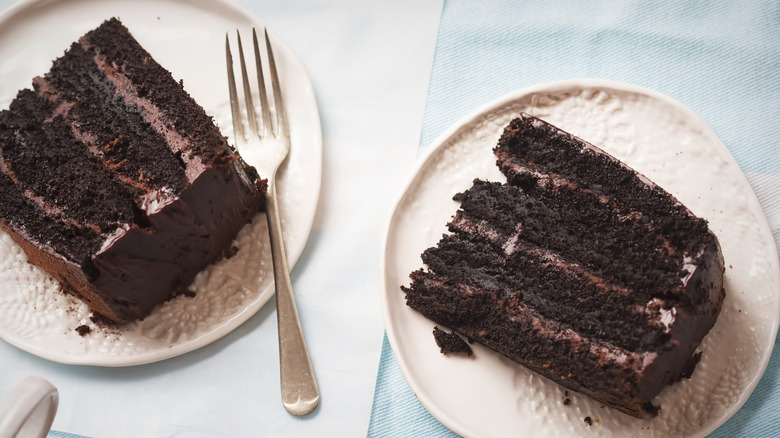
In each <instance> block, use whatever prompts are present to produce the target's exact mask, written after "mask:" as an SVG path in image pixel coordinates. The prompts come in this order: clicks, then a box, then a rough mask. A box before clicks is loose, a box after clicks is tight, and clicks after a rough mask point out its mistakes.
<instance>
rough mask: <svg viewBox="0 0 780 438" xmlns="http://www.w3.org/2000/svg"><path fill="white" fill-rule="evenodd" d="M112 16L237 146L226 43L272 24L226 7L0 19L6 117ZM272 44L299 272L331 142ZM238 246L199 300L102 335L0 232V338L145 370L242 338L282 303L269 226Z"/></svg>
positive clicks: (171, 2) (210, 273)
mask: <svg viewBox="0 0 780 438" xmlns="http://www.w3.org/2000/svg"><path fill="white" fill-rule="evenodd" d="M114 16H116V17H119V18H120V19H121V20H122V22H123V23H124V24H125V26H127V27H128V29H130V32H131V33H132V34H133V36H134V37H135V38H136V39H137V40H138V41H139V42H140V43H141V45H143V46H144V47H145V48H146V49H147V50H148V51H149V52H150V53H151V54H152V56H153V57H154V58H155V59H156V60H157V61H158V62H159V63H160V64H162V66H163V67H165V68H167V69H168V70H170V71H171V72H172V73H173V76H174V78H176V79H182V80H183V81H184V87H185V89H186V90H187V91H188V92H189V93H190V94H191V95H192V96H193V98H195V100H196V101H197V102H198V103H200V104H201V105H202V106H203V107H204V108H205V109H206V112H207V113H209V114H210V115H212V116H214V118H215V120H216V122H217V124H218V125H219V126H220V127H221V129H222V132H223V134H225V135H227V136H228V137H230V138H232V128H231V125H232V124H231V121H230V120H231V118H230V107H229V103H228V99H227V96H228V90H227V75H226V72H225V34H226V32H227V31H231V32H232V34H231V38H234V37H235V30H236V29H240V30H241V31H242V33H243V34H244V35H245V40H249V41H251V39H249V38H247V37H248V36H249V35H251V33H250V32H251V29H252V26H256V27H257V28H259V29H262V27H263V23H262V22H261V21H259V20H258V19H257V18H255V17H253V16H251V15H250V14H249V13H247V12H245V11H244V10H242V9H241V8H239V7H238V6H236V5H234V4H233V3H231V2H229V1H225V0H221V1H214V0H202V1H186V2H185V1H176V0H164V1H160V0H142V1H138V0H136V1H133V2H127V1H120V0H109V1H98V0H75V1H73V0H71V1H50V0H33V1H26V2H22V3H19V4H17V5H15V6H14V7H12V8H10V9H8V10H6V11H5V12H4V13H3V14H2V15H0V77H2V78H3V83H2V85H0V87H2V88H0V108H8V105H9V104H10V102H11V100H12V99H13V97H14V96H15V95H16V92H17V90H19V89H21V88H27V87H30V86H31V83H32V78H33V77H34V76H36V75H41V74H44V73H45V72H47V71H48V70H49V67H50V66H51V61H52V60H53V59H55V58H57V57H59V56H61V55H62V54H63V52H64V51H65V50H66V49H67V48H68V47H69V46H70V43H71V42H72V41H76V40H77V39H78V38H79V37H80V36H81V35H83V34H84V33H86V32H87V31H89V30H91V29H93V28H95V27H97V26H98V25H99V24H100V23H101V22H102V21H103V20H105V19H107V18H110V17H114ZM269 34H270V37H271V40H272V43H273V46H274V52H275V55H276V60H277V66H278V68H279V73H280V77H281V80H280V82H281V83H282V88H283V93H284V96H285V102H286V103H287V105H288V116H289V119H290V129H291V132H292V140H293V148H292V151H291V155H290V157H289V159H288V160H287V162H286V163H285V164H284V165H283V167H282V168H281V169H280V173H279V175H278V178H279V180H278V195H279V196H280V202H279V204H280V209H281V216H282V222H283V226H284V230H285V235H284V238H285V244H286V247H287V251H288V254H289V262H290V266H292V265H293V264H294V263H295V261H296V260H297V259H298V257H299V256H300V254H301V252H302V251H303V247H304V245H305V243H306V239H307V238H308V235H309V232H310V230H311V226H312V223H313V220H314V213H315V210H316V206H317V200H318V198H319V190H320V177H321V171H322V134H321V132H322V131H321V128H320V119H319V112H318V109H317V103H316V101H315V97H314V91H313V89H312V85H311V81H310V79H309V76H308V74H307V72H306V70H305V68H304V66H303V65H302V63H301V62H300V60H299V59H298V58H297V56H296V55H295V54H294V53H293V52H292V50H291V49H290V48H289V47H287V46H286V45H285V44H284V42H283V41H282V40H281V39H280V38H279V37H278V36H276V35H275V34H273V32H272V31H271V30H269ZM233 44H234V47H235V40H233ZM250 56H251V55H250ZM249 62H252V61H251V58H250V61H249ZM250 164H254V163H250ZM261 172H262V170H261ZM237 245H238V247H239V251H238V253H237V254H236V255H235V256H233V257H232V258H230V259H228V260H223V261H221V262H218V263H217V264H215V265H214V266H211V267H209V268H207V269H206V270H205V271H204V272H202V273H201V274H200V275H199V276H198V277H197V278H196V279H195V281H194V283H193V285H192V286H191V290H193V291H195V292H196V296H195V297H194V298H187V297H183V296H182V297H178V298H176V299H174V300H171V301H169V302H167V303H165V304H163V305H161V306H159V307H158V308H157V309H156V310H154V312H153V313H152V314H151V315H150V316H148V317H147V318H145V319H144V320H143V321H141V322H136V323H133V324H130V325H128V326H125V327H122V328H120V329H107V328H101V327H98V326H96V325H95V324H93V323H92V322H91V321H90V320H89V315H90V312H89V309H88V308H87V307H86V306H85V305H84V304H82V303H81V302H80V301H78V300H76V299H74V298H72V297H69V296H65V295H64V294H62V293H61V292H59V291H58V288H57V285H56V284H55V283H54V282H53V281H52V280H51V279H50V278H49V277H48V276H46V275H45V274H43V273H42V272H41V271H40V270H38V269H36V268H34V267H32V266H31V265H29V264H28V263H26V258H25V257H24V254H23V253H22V252H21V250H20V249H19V248H18V247H17V246H16V245H15V244H14V243H13V242H12V241H11V239H10V237H8V236H7V235H5V234H2V233H0V291H1V293H0V337H2V339H4V340H5V341H6V342H8V343H10V344H13V345H15V346H17V347H19V348H21V349H23V350H26V351H28V352H30V353H32V354H35V355H38V356H41V357H44V358H47V359H50V360H53V361H57V362H63V363H72V364H88V365H103V366H124V365H137V364H142V363H148V362H154V361H158V360H162V359H167V358H170V357H173V356H177V355H180V354H183V353H186V352H189V351H192V350H194V349H196V348H199V347H202V346H204V345H206V344H209V343H211V342H213V341H215V340H217V339H219V338H220V337H222V336H224V335H226V334H227V333H229V332H230V331H231V330H233V329H235V328H236V327H238V326H239V325H240V324H241V323H243V322H244V321H246V320H247V319H248V318H249V317H251V316H252V315H253V314H254V313H255V312H257V311H258V310H259V309H260V308H261V307H262V306H263V305H264V304H265V303H266V302H267V301H268V300H269V299H270V297H271V296H272V295H273V271H272V268H271V261H270V246H269V243H268V237H267V227H266V220H265V216H264V215H262V214H260V215H258V216H257V217H256V218H255V219H254V221H253V223H252V224H251V225H249V226H247V227H245V228H244V229H243V230H242V231H241V232H240V233H239V235H238V237H237ZM81 324H87V325H89V326H90V327H91V329H92V332H91V333H89V334H88V335H87V336H84V337H81V336H79V335H78V334H77V333H76V332H75V328H76V327H78V326H79V325H81Z"/></svg>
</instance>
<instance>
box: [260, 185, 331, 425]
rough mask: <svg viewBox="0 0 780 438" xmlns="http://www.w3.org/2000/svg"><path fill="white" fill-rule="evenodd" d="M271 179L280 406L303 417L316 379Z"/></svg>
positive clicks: (315, 396)
mask: <svg viewBox="0 0 780 438" xmlns="http://www.w3.org/2000/svg"><path fill="white" fill-rule="evenodd" d="M274 180H275V178H273V177H272V178H269V181H268V195H267V196H266V216H267V218H268V232H269V236H270V240H271V253H272V257H271V258H272V260H273V268H274V285H275V288H276V314H277V322H278V324H279V369H280V379H281V389H282V403H283V404H284V408H285V409H286V410H287V412H289V413H291V414H293V415H306V414H309V413H311V412H312V411H314V409H316V408H317V405H318V404H319V402H320V392H319V388H318V387H317V379H316V377H315V376H314V369H313V368H312V365H311V359H310V357H309V351H308V349H307V348H306V340H305V339H304V337H303V329H302V328H301V321H300V318H299V317H298V309H297V307H296V305H295V296H294V295H293V289H292V282H291V281H290V269H289V265H288V263H287V253H286V252H285V249H284V239H283V238H282V226H281V219H280V216H279V206H278V204H277V197H276V181H274Z"/></svg>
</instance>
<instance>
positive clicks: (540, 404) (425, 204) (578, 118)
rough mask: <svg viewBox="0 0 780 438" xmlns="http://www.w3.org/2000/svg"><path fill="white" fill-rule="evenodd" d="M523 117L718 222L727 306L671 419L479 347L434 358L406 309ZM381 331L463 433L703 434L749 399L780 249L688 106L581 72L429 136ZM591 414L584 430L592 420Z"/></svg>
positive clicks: (399, 209)
mask: <svg viewBox="0 0 780 438" xmlns="http://www.w3.org/2000/svg"><path fill="white" fill-rule="evenodd" d="M520 111H525V112H528V113H530V114H534V115H536V116H538V117H541V118H542V119H544V120H547V121H548V122H550V123H553V124H554V125H556V126H558V127H560V128H562V129H564V130H566V131H568V132H571V133H573V134H575V135H577V136H579V137H581V138H583V139H585V140H587V141H589V142H591V143H593V144H595V145H597V146H603V149H605V150H606V151H607V152H609V153H611V154H613V155H615V156H616V157H618V158H620V159H621V160H623V161H625V162H626V163H627V164H629V165H630V166H632V167H634V168H635V169H637V170H638V171H640V172H642V173H644V174H645V175H647V176H648V177H650V178H651V179H652V180H654V181H655V182H657V183H658V184H659V185H661V186H662V187H664V188H665V189H666V190H667V191H669V192H671V193H672V194H674V195H675V196H676V197H677V198H678V199H679V200H680V201H681V202H683V203H684V204H685V205H687V206H688V207H689V208H690V209H691V210H692V211H693V212H694V213H695V214H697V215H699V216H701V217H704V218H706V219H707V220H709V223H710V227H711V229H712V230H713V231H714V232H715V234H716V235H717V236H718V238H719V239H720V243H721V245H722V247H723V254H724V257H725V260H726V276H725V287H726V293H727V296H726V300H725V303H724V306H723V310H722V313H721V315H720V317H719V319H718V321H717V323H716V325H715V326H714V327H713V329H712V331H711V332H710V333H709V334H708V335H707V337H706V338H705V339H704V341H703V343H702V346H701V350H702V351H703V356H702V360H701V362H700V363H699V365H698V367H697V368H696V371H695V373H694V375H693V377H692V378H691V379H690V380H687V381H683V382H679V383H677V384H675V385H673V386H670V387H668V388H666V389H665V390H664V391H663V392H662V393H661V394H660V395H659V397H658V401H659V402H660V404H661V407H662V410H663V411H662V413H661V415H659V416H658V417H655V418H652V419H644V420H640V419H635V418H633V417H629V416H627V415H624V414H622V413H620V412H618V411H616V410H613V409H610V408H606V407H603V406H602V405H601V404H600V403H598V402H596V401H594V400H592V399H590V398H588V397H585V396H582V395H578V394H576V393H574V392H572V391H569V398H570V399H571V400H572V402H571V404H569V405H566V406H565V405H563V400H564V398H565V397H564V389H563V388H562V387H560V386H558V385H556V384H555V383H552V382H551V381H548V380H547V379H545V378H542V377H540V376H538V375H536V374H535V373H533V372H531V371H529V370H527V369H525V368H524V367H522V366H520V365H518V364H516V363H513V362H511V361H509V360H508V359H505V358H504V357H503V356H500V355H498V354H496V353H493V352H492V351H490V350H488V349H486V348H484V347H481V346H479V345H476V344H475V345H474V347H475V356H474V357H472V358H468V359H466V358H458V357H447V356H444V355H442V354H440V353H439V350H438V347H437V346H436V344H435V342H434V339H433V336H432V335H431V331H432V328H433V326H434V324H433V323H432V322H431V321H429V320H427V319H426V318H424V317H423V316H422V315H420V314H419V313H417V312H415V311H413V310H412V309H410V308H409V307H407V306H406V304H405V298H404V294H403V292H402V291H401V290H400V286H401V285H409V283H410V280H409V277H408V276H409V273H410V272H412V271H413V270H415V269H418V268H419V267H421V266H422V261H421V259H420V253H422V251H423V250H425V249H426V248H428V247H430V246H433V245H435V244H436V242H438V240H439V239H440V238H441V235H442V234H444V233H446V232H447V229H446V226H445V224H446V223H447V221H448V220H449V219H450V218H451V217H452V215H453V214H454V213H455V211H456V210H457V208H458V204H457V203H456V202H455V201H452V196H453V195H454V194H455V193H457V192H460V191H463V190H465V189H467V188H468V187H470V186H471V182H472V180H473V179H474V178H475V177H480V178H484V179H488V180H493V181H501V182H503V181H505V180H506V179H505V178H504V177H503V175H502V174H501V173H500V172H499V171H498V169H497V167H496V166H495V158H494V156H493V154H492V148H493V147H494V146H495V144H496V142H497V141H498V137H499V135H500V134H501V132H502V129H503V127H504V126H505V125H506V124H507V123H508V122H509V120H510V119H511V118H512V117H514V116H515V115H516V114H517V113H519V112H520ZM382 256H383V260H382V268H383V272H382V282H383V285H384V288H385V289H384V293H383V296H382V302H383V306H384V309H383V310H384V318H385V325H386V327H387V335H388V338H389V340H390V344H391V345H392V347H393V351H394V353H395V356H396V358H397V359H398V363H399V364H400V366H401V369H402V370H403V373H404V375H405V377H406V380H407V382H408V383H409V385H410V387H411V388H412V390H413V391H414V393H415V395H416V396H417V398H418V399H419V400H420V401H421V402H422V404H423V405H424V406H425V407H426V408H427V409H428V410H429V411H430V412H431V414H433V416H434V417H436V418H437V419H439V420H440V421H441V422H442V423H443V424H445V425H446V426H448V427H449V428H451V429H452V430H454V431H455V432H457V433H459V434H461V435H464V436H467V437H509V436H512V437H517V436H535V437H541V436H561V437H569V436H578V435H584V436H603V437H625V436H632V437H667V436H698V437H700V436H704V435H706V434H707V433H709V432H711V431H712V430H714V429H715V428H716V427H717V426H718V425H720V424H721V423H723V422H724V421H726V419H728V418H729V417H730V416H731V415H732V414H733V413H734V412H736V411H737V409H739V407H740V406H741V405H742V404H743V403H744V402H745V400H746V399H747V397H748V396H749V395H750V392H751V391H752V390H753V388H754V387H755V385H756V383H757V382H758V380H759V378H760V377H761V374H762V373H763V371H764V369H765V367H766V364H767V362H768V360H769V356H770V354H771V351H772V346H773V345H774V339H775V336H776V333H777V327H778V314H780V297H779V296H778V291H780V268H778V258H777V251H776V248H775V245H774V241H773V239H772V235H771V233H770V230H769V227H768V225H767V222H766V219H765V217H764V215H763V213H762V211H761V209H760V207H759V204H758V201H757V200H756V197H755V195H754V194H753V192H752V190H751V188H750V186H749V185H748V182H747V180H746V179H745V177H744V175H743V174H742V172H741V171H740V169H739V167H738V166H737V163H736V162H735V161H734V159H733V158H732V156H731V155H730V154H729V152H728V150H727V149H726V147H725V146H724V145H723V143H722V142H721V141H720V140H719V139H718V138H717V137H716V136H715V134H714V133H713V132H712V130H711V129H710V128H709V127H708V126H707V125H706V124H705V123H704V122H703V121H702V120H701V119H699V117H697V116H696V115H695V114H694V113H693V112H692V111H691V110H690V109H688V108H686V107H685V106H683V105H682V104H680V103H679V102H677V101H674V100H673V99H671V98H669V97H667V96H664V95H661V94H660V93H657V92H654V91H652V90H647V89H643V88H639V87H635V86H630V85H625V84H620V83H615V82H608V81H603V80H592V79H591V80H572V81H565V82H557V83H551V84H543V85H539V86H535V87H531V88H528V89H523V90H519V91H517V92H514V93H511V94H509V95H507V96H505V97H503V98H500V99H498V100H496V101H494V102H491V103H489V104H487V105H485V106H483V107H481V108H479V109H478V110H476V111H475V112H474V113H472V114H471V115H469V116H467V117H465V118H464V119H462V120H461V121H460V122H459V123H457V124H456V125H455V126H454V127H452V128H451V129H450V130H448V131H447V132H446V133H444V134H443V135H442V136H441V137H439V139H438V140H437V141H436V142H435V143H434V145H433V146H432V148H431V150H429V152H428V154H427V155H426V156H425V157H424V158H423V159H422V160H421V162H420V165H419V168H418V169H417V171H416V173H415V174H414V176H413V177H412V179H411V181H410V182H409V183H408V185H407V186H406V188H405V189H404V191H403V194H402V196H401V197H400V199H399V200H398V203H397V204H396V206H395V209H394V211H393V213H392V216H391V218H390V221H389V225H388V228H387V235H386V240H385V242H384V248H383V253H382ZM585 417H591V419H593V420H594V421H596V422H595V423H594V424H593V425H592V426H588V425H587V424H586V423H585V421H584V419H585Z"/></svg>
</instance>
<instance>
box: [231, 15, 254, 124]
mask: <svg viewBox="0 0 780 438" xmlns="http://www.w3.org/2000/svg"><path fill="white" fill-rule="evenodd" d="M236 35H237V36H238V57H239V59H240V60H241V81H242V83H243V85H244V102H245V103H246V115H247V119H249V135H250V136H252V137H256V136H258V135H259V134H258V131H257V115H255V105H254V103H253V102H252V89H251V88H250V87H249V77H248V75H247V72H246V62H245V61H244V48H243V47H242V46H241V34H240V33H239V32H238V30H236Z"/></svg>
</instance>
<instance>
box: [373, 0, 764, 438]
mask: <svg viewBox="0 0 780 438" xmlns="http://www.w3.org/2000/svg"><path fill="white" fill-rule="evenodd" d="M581 77H596V78H603V79H610V80H616V81H620V82H626V83H631V84H635V85H640V86H644V87H648V88H652V89H655V90H658V91H660V92H662V93H664V94H667V95H669V96H671V97H673V98H675V99H677V100H679V101H681V102H682V103H684V104H686V105H687V106H688V107H690V108H691V109H692V110H693V111H695V112H696V113H697V114H698V115H699V116H700V117H701V118H702V119H704V121H705V122H706V123H707V124H708V125H709V126H710V127H711V128H712V129H713V130H714V131H715V133H716V134H717V135H718V137H719V138H720V139H721V140H723V142H724V143H725V144H726V146H727V147H728V148H729V150H730V151H731V153H732V154H733V155H734V157H735V158H736V159H737V162H738V163H739V165H740V167H741V168H742V170H743V171H744V172H745V173H746V175H747V177H748V179H749V181H750V182H751V185H752V186H753V188H754V190H755V192H756V194H757V196H758V198H759V201H760V202H761V205H762V207H763V208H764V211H765V213H766V214H767V217H768V219H769V222H770V226H771V228H772V231H773V235H774V237H775V243H777V242H780V141H778V140H777V139H778V138H780V123H777V122H778V116H780V2H777V1H771V0H766V1H746V2H731V1H714V2H700V1H678V0H661V1H654V2H647V1H639V0H636V1H619V2H614V1H599V0H596V1H589V2H581V1H550V0H491V1H489V2H474V1H467V0H445V4H444V9H443V11H442V16H441V22H440V27H439V34H438V39H437V43H436V55H435V58H434V62H433V69H432V72H431V79H430V83H429V88H428V96H427V101H426V108H425V114H424V118H423V126H422V133H421V136H420V146H421V148H425V147H428V146H429V145H430V144H431V143H432V142H433V140H434V139H435V138H436V137H437V136H438V135H439V134H440V133H441V132H442V131H444V130H445V129H446V128H448V127H449V126H450V125H452V124H453V123H455V122H456V121H457V120H458V119H459V118H461V117H463V116H464V115H466V114H468V113H469V112H471V111H472V110H473V109H474V108H476V107H477V106H479V105H481V104H484V103H486V102H488V101H490V100H492V99H494V98H496V97H499V96H501V95H503V94H505V93H507V92H510V91H512V90H516V89H518V88H523V87H526V86H530V85H533V84H536V83H542V82H550V81H555V80H561V79H571V78H581ZM775 345H776V346H777V343H776V344H775ZM777 350H778V349H777V348H775V351H774V354H773V355H772V358H771V360H770V363H769V366H768V368H767V370H766V372H765V374H764V376H763V378H762V379H761V381H760V382H759V384H758V387H757V388H756V389H755V391H754V392H753V394H752V396H751V397H750V399H749V400H748V401H747V403H746V404H745V405H744V406H743V408H742V409H741V410H740V411H739V412H737V414H735V415H734V417H732V418H731V419H730V420H729V421H728V422H726V423H725V424H724V425H723V426H721V427H720V428H719V429H717V430H716V431H715V432H713V433H712V434H711V436H712V437H769V436H780V409H777V407H778V406H780V358H779V357H778V356H779V355H780V353H778V351H777ZM368 435H369V436H371V437H400V436H402V437H409V438H411V437H426V438H427V437H440V436H441V437H448V436H455V435H454V434H453V433H452V432H451V431H449V430H448V429H445V428H443V426H441V424H440V423H439V422H438V421H436V419H434V418H433V417H432V416H431V415H430V414H428V412H427V411H426V410H425V408H424V407H422V405H421V404H420V403H419V402H418V401H417V399H416V398H415V397H414V394H413V393H412V392H411V391H410V389H409V387H408V385H407V384H406V381H405V380H404V378H403V375H402V374H401V371H400V369H399V367H398V364H397V363H396V361H395V358H394V357H393V354H392V350H391V348H390V347H389V345H388V342H387V338H385V340H384V346H383V349H382V357H381V361H380V365H379V372H378V377H377V386H376V393H375V398H374V408H373V412H372V414H371V423H370V426H369V430H368Z"/></svg>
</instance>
